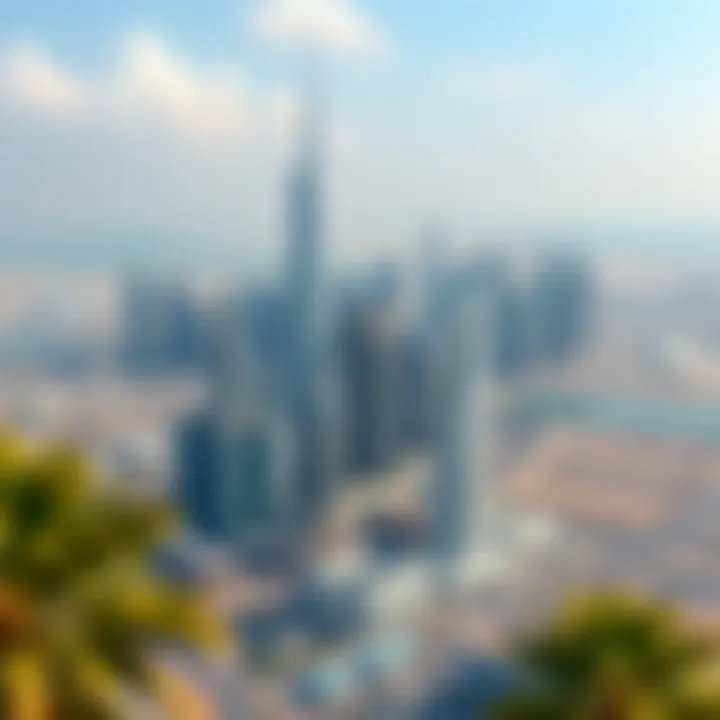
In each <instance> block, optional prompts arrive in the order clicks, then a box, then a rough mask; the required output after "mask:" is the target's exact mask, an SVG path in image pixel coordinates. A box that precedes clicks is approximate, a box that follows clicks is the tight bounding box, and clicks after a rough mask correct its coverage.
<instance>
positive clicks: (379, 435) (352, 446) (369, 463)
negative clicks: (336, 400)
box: [339, 303, 403, 473]
mask: <svg viewBox="0 0 720 720" xmlns="http://www.w3.org/2000/svg"><path fill="white" fill-rule="evenodd" d="M339 345H340V348H341V366H342V378H343V386H344V409H345V458H346V467H347V470H348V471H349V472H351V473H373V472H378V471H382V470H384V469H387V467H388V466H390V465H391V464H392V463H393V462H394V461H395V460H397V459H398V457H399V455H400V453H401V451H402V449H403V447H402V445H403V438H402V427H401V422H402V417H401V402H402V397H401V392H402V387H401V383H400V378H401V361H402V360H403V357H402V347H401V338H400V333H399V329H398V327H397V323H396V318H395V317H394V315H393V312H392V308H388V307H382V306H380V307H375V306H373V305H370V304H369V303H355V304H353V305H352V307H350V308H348V310H347V311H346V313H345V315H344V317H343V320H342V324H341V329H340V341H339Z"/></svg>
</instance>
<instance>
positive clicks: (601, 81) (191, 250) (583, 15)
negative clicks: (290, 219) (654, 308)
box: [0, 0, 720, 266]
mask: <svg viewBox="0 0 720 720" xmlns="http://www.w3.org/2000/svg"><path fill="white" fill-rule="evenodd" d="M308 50H311V51H312V54H313V55H314V56H319V58H320V59H319V62H316V63H315V64H314V65H313V67H314V70H312V71H309V69H308V68H309V67H310V64H309V63H308V62H307V56H308ZM310 74H312V75H313V76H314V77H317V78H319V81H318V84H319V86H320V87H321V94H322V106H323V116H324V126H325V133H324V136H325V146H326V147H325V165H326V196H325V209H326V215H327V223H328V229H327V244H328V256H329V258H330V261H331V262H336V261H337V262H347V261H354V260H356V259H368V258H385V257H391V256H394V255H396V254H401V253H407V252H412V251H413V248H414V247H415V246H416V241H417V237H418V234H419V233H420V231H421V229H422V227H423V226H424V225H425V224H426V223H428V222H439V223H441V224H442V225H443V226H444V227H446V228H447V229H448V237H449V238H452V242H454V243H459V244H463V243H471V242H476V241H477V240H478V239H482V238H492V239H493V240H502V239H503V238H506V237H507V238H510V237H524V236H534V237H539V236H543V237H545V236H546V237H555V236H562V237H578V238H579V237H580V236H582V235H583V234H592V233H598V232H600V233H602V232H605V231H607V230H608V229H612V230H622V229H628V228H652V229H654V230H663V231H668V229H670V230H672V231H675V230H677V231H681V230H683V231H684V230H693V231H698V232H702V231H704V230H714V229H715V228H716V227H717V228H720V202H718V197H719V196H720V193H719V192H718V189H719V188H720V132H718V131H717V128H718V127H720V94H718V93H717V92H716V89H717V87H718V86H720V3H718V2H717V0H582V1H581V2H578V0H502V1H498V0H442V1H440V0H203V1H202V2H200V0H123V1H122V2H120V0H104V1H103V2H97V0H64V2H57V0H23V2H9V1H8V2H2V3H0V257H2V255H3V247H4V248H5V256H6V257H11V256H12V254H13V253H16V254H20V255H21V254H23V253H24V254H25V255H27V254H28V253H30V254H32V253H35V254H36V255H37V257H38V258H39V259H41V258H42V257H46V258H47V257H57V258H63V257H78V258H79V257H81V256H83V255H84V256H86V257H102V256H107V257H110V256H113V257H124V258H126V259H127V258H142V257H148V256H149V255H151V254H154V255H155V256H156V257H159V258H163V257H164V256H166V257H167V258H168V259H172V258H177V257H198V252H199V250H200V251H201V252H200V254H201V255H203V254H204V255H205V256H206V257H215V258H218V259H222V262H227V261H229V260H230V259H232V261H233V262H234V261H235V259H237V260H238V262H245V263H247V264H248V266H252V265H253V264H255V263H259V264H262V263H263V262H269V263H272V262H276V261H277V259H278V257H279V253H280V251H281V248H282V242H283V223H284V220H285V217H284V208H283V192H284V182H285V174H286V169H287V166H288V163H289V162H290V158H291V156H292V150H293V147H294V145H295V144H296V143H295V125H296V118H297V114H298V113H297V107H298V102H299V100H298V98H299V95H300V93H301V90H302V88H303V87H304V86H305V85H306V83H307V80H308V76H309V75H310Z"/></svg>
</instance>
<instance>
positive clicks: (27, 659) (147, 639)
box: [0, 430, 227, 720]
mask: <svg viewBox="0 0 720 720" xmlns="http://www.w3.org/2000/svg"><path fill="white" fill-rule="evenodd" d="M100 480H101V478H100V477H99V474H98V473H97V472H95V471H94V470H93V468H92V467H91V466H90V464H89V463H88V462H87V460H86V459H85V458H84V457H83V456H82V455H81V454H79V453H78V452H76V451H75V450H73V449H71V448H68V447H64V446H50V447H41V448H37V447H33V446H31V445H29V444H27V443H24V442H22V441H21V440H20V439H19V438H18V437H17V436H15V435H14V434H13V433H11V432H8V431H5V430H3V431H0V717H2V718H9V719H12V720H105V719H111V718H119V717H122V716H123V713H122V709H121V706H122V698H123V696H124V691H125V690H126V689H127V688H133V689H134V690H137V691H140V692H142V693H147V694H149V695H154V694H156V692H157V689H158V687H159V685H160V683H159V680H158V668H157V666H156V664H154V663H153V662H152V659H151V654H150V650H151V649H153V648H156V647H157V646H160V645H167V644H174V645H177V644H179V645H183V646H187V647H190V648H192V649H194V650H198V651H202V652H208V653H223V652H226V651H227V640H226V635H225V633H224V632H223V630H222V627H221V625H220V623H219V622H218V619H217V618H216V617H215V615H214V614H213V613H212V612H211V611H210V609H209V607H207V606H205V604H204V603H203V602H201V600H200V599H199V598H198V597H197V596H196V595H195V594H194V593H193V592H192V591H191V590H190V589H189V588H186V587H181V586H177V585H173V584H170V583H168V582H164V581H162V580H160V579H158V578H157V577H155V576H154V575H153V573H152V572H151V571H150V569H149V566H148V560H149V554H150V553H151V552H152V550H153V549H154V548H155V547H157V545H158V544H159V543H161V542H163V541H164V540H165V539H166V538H167V537H168V534H169V533H171V532H172V530H173V529H174V516H173V513H172V511H171V510H170V509H169V508H168V507H165V506H162V505H159V504H153V503H149V502H147V501H141V500H138V499H133V498H131V497H128V496H126V495H123V494H122V493H120V492H118V491H115V490H111V489H110V488H111V485H109V484H108V483H104V484H101V483H100Z"/></svg>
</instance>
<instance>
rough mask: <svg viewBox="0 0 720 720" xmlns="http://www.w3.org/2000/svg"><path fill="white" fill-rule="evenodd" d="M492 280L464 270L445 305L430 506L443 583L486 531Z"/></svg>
mask: <svg viewBox="0 0 720 720" xmlns="http://www.w3.org/2000/svg"><path fill="white" fill-rule="evenodd" d="M490 281H491V278H490V277H489V276H488V274H487V273H486V272H485V271H484V269H483V268H481V267H478V268H472V269H470V270H469V271H465V272H463V273H462V275H461V277H459V278H456V279H455V281H454V282H453V283H452V285H451V286H449V288H448V290H447V292H446V297H445V298H444V302H443V304H442V309H441V311H442V313H443V316H444V319H445V325H444V327H445V330H444V333H443V335H442V337H441V338H440V342H441V344H442V347H441V353H440V361H439V362H440V388H439V393H440V396H439V397H440V407H439V423H438V425H439V427H438V436H437V441H436V442H437V447H436V458H435V476H434V480H433V484H432V490H431V492H432V497H431V507H432V508H433V511H434V522H433V527H434V547H435V552H436V555H437V560H438V563H439V575H438V581H439V583H440V584H442V585H443V586H444V588H447V587H448V584H452V582H453V581H454V579H453V575H452V573H453V571H454V569H455V568H456V567H457V564H458V563H459V562H460V561H461V560H462V559H463V557H464V556H467V554H468V553H469V552H470V551H471V550H472V549H473V547H474V546H476V545H477V541H478V539H479V536H480V532H481V530H482V513H483V510H484V489H485V484H486V480H487V463H488V451H489V446H490V437H489V427H490V424H489V422H488V419H489V405H488V403H489V393H490V389H491V377H492V358H493V342H494V329H493V327H492V298H493V295H492V286H491V282H490Z"/></svg>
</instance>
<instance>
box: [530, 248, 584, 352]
mask: <svg viewBox="0 0 720 720" xmlns="http://www.w3.org/2000/svg"><path fill="white" fill-rule="evenodd" d="M593 295H594V280H593V276H592V268H591V267H590V265H589V263H588V262H587V261H586V260H585V259H584V258H583V257H580V256H577V255H573V254H570V253H565V254H555V255H552V256H550V257H548V258H546V259H545V260H544V262H542V264H541V267H540V269H539V272H538V275H537V279H536V284H535V306H536V314H535V325H536V338H537V346H538V354H539V357H540V359H541V360H543V361H544V362H547V363H557V362H562V361H564V360H567V359H569V358H570V357H572V356H573V355H574V354H575V353H576V352H578V351H579V350H580V349H581V348H582V347H583V345H584V344H585V342H586V341H587V339H588V336H589V333H590V328H591V325H592V312H593Z"/></svg>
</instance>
